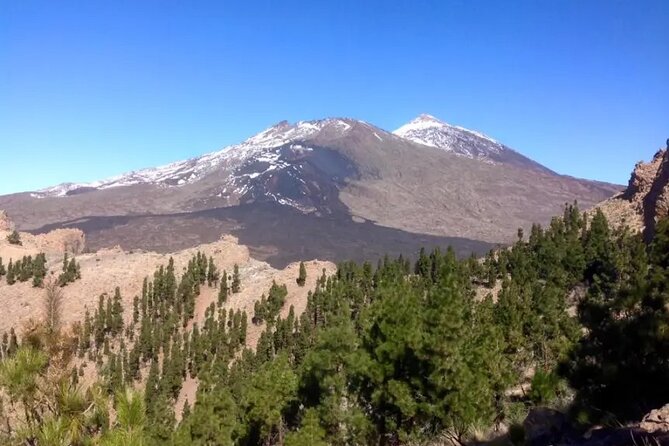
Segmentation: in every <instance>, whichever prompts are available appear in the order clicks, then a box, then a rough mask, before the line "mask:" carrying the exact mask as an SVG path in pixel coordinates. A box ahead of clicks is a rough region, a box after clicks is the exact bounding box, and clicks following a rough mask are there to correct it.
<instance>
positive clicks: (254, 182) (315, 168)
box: [0, 118, 622, 261]
mask: <svg viewBox="0 0 669 446" xmlns="http://www.w3.org/2000/svg"><path fill="white" fill-rule="evenodd" d="M434 119H436V118H434ZM443 128H446V130H447V131H448V132H450V133H448V134H447V135H446V137H447V138H446V141H449V139H448V138H455V139H456V142H457V144H459V146H458V145H456V147H465V148H466V149H467V151H465V152H463V153H464V155H463V154H459V153H453V151H452V150H446V149H444V148H443V147H442V148H440V147H434V146H430V145H426V144H422V143H418V142H415V141H413V140H411V139H408V138H404V137H401V136H398V135H396V134H393V133H391V132H388V131H386V130H383V129H381V128H379V127H376V126H374V125H372V124H370V123H367V122H365V121H361V120H356V119H350V118H327V119H321V120H312V121H298V122H296V123H292V124H291V123H288V122H286V121H282V122H279V123H276V124H274V125H273V126H270V127H268V128H266V129H265V130H263V131H262V132H259V133H258V134H256V135H253V136H251V137H250V138H247V139H246V140H244V141H242V142H241V143H239V144H236V145H232V146H228V147H226V148H223V149H221V150H218V151H215V152H211V153H207V154H204V155H202V156H200V157H195V158H191V159H189V160H184V161H178V162H176V163H171V164H168V165H167V166H166V167H162V168H161V167H159V168H149V169H143V170H139V171H135V172H131V173H128V174H124V175H120V176H116V177H112V178H111V179H108V180H101V181H99V182H94V183H71V184H66V185H64V186H63V185H60V186H55V187H53V188H49V189H46V190H43V191H42V192H38V193H20V194H13V195H5V196H0V209H6V210H7V211H8V213H9V214H10V215H11V216H12V217H13V219H14V221H15V222H16V224H17V226H18V227H19V228H20V229H21V230H24V231H36V232H39V231H43V230H46V228H49V229H55V228H58V227H68V228H71V227H75V228H79V229H82V230H84V232H85V233H86V237H87V240H89V241H90V245H91V246H96V247H105V246H108V245H111V246H114V245H117V244H121V245H122V246H123V247H124V248H126V249H133V248H141V249H160V250H164V251H165V250H166V251H169V250H170V249H175V248H176V247H183V246H185V245H184V244H185V243H193V244H197V243H203V242H205V241H211V240H212V238H218V237H219V236H220V235H221V233H231V231H236V233H237V234H238V235H239V236H240V237H243V238H244V243H245V244H247V245H249V246H250V247H251V249H255V250H257V251H258V252H262V253H264V254H263V255H266V256H267V257H266V258H270V257H272V258H275V257H276V254H275V253H276V252H277V250H278V249H279V247H280V248H281V250H282V251H285V252H288V253H291V254H290V256H292V257H290V258H287V259H285V258H284V259H283V260H282V261H290V260H291V259H292V258H299V257H298V256H299V253H300V252H301V250H303V249H304V248H302V247H303V246H304V245H309V246H310V249H313V250H314V252H318V250H319V249H323V250H325V251H327V252H329V253H330V259H332V260H346V259H347V257H350V256H351V255H352V253H353V255H356V256H357V254H358V253H357V252H356V250H355V246H356V245H360V246H365V248H364V250H362V251H361V252H363V251H364V253H365V256H366V257H368V258H373V257H374V256H382V255H383V254H384V253H386V252H388V251H389V250H391V249H392V246H393V245H394V244H395V242H394V241H397V240H402V241H403V242H402V243H403V246H404V248H403V250H404V251H407V250H411V249H412V247H415V249H418V247H420V246H421V245H425V244H429V245H430V246H445V245H447V244H455V245H456V246H455V247H456V248H466V249H471V248H474V250H475V251H477V252H478V251H480V249H485V247H489V246H491V245H494V244H497V243H506V242H509V241H511V240H509V238H508V237H509V236H508V235H509V234H512V233H515V232H516V230H517V229H518V228H519V227H522V228H526V229H529V227H530V226H531V225H532V224H533V223H548V221H549V220H550V218H551V217H552V216H553V215H555V214H557V213H559V212H560V210H561V208H562V207H563V206H564V204H565V203H572V202H574V201H578V202H579V203H580V204H581V205H582V206H583V207H585V208H588V207H590V206H592V205H594V204H596V203H598V202H600V201H602V200H604V199H606V198H608V197H610V196H612V195H613V194H614V193H617V192H618V191H619V190H620V189H622V187H619V186H617V185H610V184H607V183H600V182H594V181H589V180H581V179H575V178H571V177H567V176H563V175H558V174H556V173H554V172H553V171H551V170H550V169H547V168H544V167H543V166H541V165H539V164H537V163H535V162H533V161H532V160H530V159H529V158H526V157H524V156H523V155H520V154H519V153H517V152H515V151H513V150H512V149H510V148H507V147H506V146H503V145H501V144H500V143H497V142H494V143H493V141H494V140H493V139H491V138H489V137H486V136H481V135H480V134H479V133H474V132H470V131H468V130H463V129H461V128H460V129H458V128H456V127H452V126H451V127H443V126H442V125H441V124H439V128H438V129H437V130H443ZM453 129H455V130H453ZM453 132H455V133H453ZM462 135H464V136H462ZM414 136H415V135H414ZM458 138H459V139H458ZM491 144H496V146H494V147H493V146H491ZM478 155H480V156H479V157H478V158H477V156H478ZM255 219H262V220H263V222H262V223H263V224H258V222H257V221H255ZM157 221H160V222H161V223H160V224H154V223H155V222H157ZM91 222H94V224H93V223H91ZM244 228H246V229H244ZM319 228H320V229H319ZM326 231H330V232H332V233H333V234H338V237H340V238H342V240H346V244H347V246H337V245H336V243H334V241H333V240H329V237H325V236H324V235H323V234H324V233H325V232H326ZM345 231H348V232H345ZM293 232H298V233H302V234H304V236H302V237H299V236H298V237H290V238H289V239H290V243H289V244H288V245H287V244H286V242H285V241H283V240H280V238H281V237H285V234H287V233H293ZM350 234H355V237H353V236H350ZM370 240H371V241H372V242H369V241H370ZM461 251H462V253H463V255H466V253H465V252H464V250H461ZM470 252H471V251H470ZM360 260H362V259H360Z"/></svg>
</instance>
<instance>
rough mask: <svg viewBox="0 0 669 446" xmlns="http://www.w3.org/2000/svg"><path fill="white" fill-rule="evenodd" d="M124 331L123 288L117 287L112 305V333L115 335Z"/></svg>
mask: <svg viewBox="0 0 669 446" xmlns="http://www.w3.org/2000/svg"><path fill="white" fill-rule="evenodd" d="M122 331H123V305H122V304H121V289H120V288H119V287H116V289H115V290H114V299H113V302H112V306H111V333H112V335H113V336H116V335H118V334H119V333H121V332H122Z"/></svg>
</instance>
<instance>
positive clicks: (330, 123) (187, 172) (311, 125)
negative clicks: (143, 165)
mask: <svg viewBox="0 0 669 446" xmlns="http://www.w3.org/2000/svg"><path fill="white" fill-rule="evenodd" d="M352 124H354V121H353V120H349V119H342V118H329V119H321V120H315V121H299V122H296V123H295V124H291V123H289V122H288V121H281V122H279V123H277V124H275V125H273V126H271V127H269V128H267V129H265V130H263V131H262V132H260V133H258V134H256V135H254V136H252V137H250V138H248V139H246V140H244V141H243V142H241V143H240V144H235V145H231V146H226V147H224V148H223V149H221V150H217V151H215V152H211V153H207V154H204V155H202V156H199V157H196V158H191V159H187V160H183V161H177V162H174V163H170V164H166V165H163V166H158V167H151V168H147V169H141V170H137V171H132V172H127V173H125V174H121V175H117V176H114V177H110V178H106V179H103V180H99V181H94V182H91V183H63V184H59V185H56V186H53V187H49V188H46V189H42V190H39V191H36V192H34V193H33V194H32V195H33V196H34V197H37V198H43V197H49V196H57V197H63V196H66V195H71V194H74V193H77V191H88V190H91V189H109V188H112V187H121V186H131V185H136V184H155V185H164V186H181V185H184V184H189V183H193V182H195V181H197V180H199V179H201V178H203V177H204V176H206V175H207V174H209V173H211V172H213V171H215V170H217V169H219V168H221V167H222V166H225V167H231V168H235V167H238V166H241V165H242V164H244V163H246V162H249V161H251V160H252V159H254V158H259V159H261V160H265V158H267V159H269V158H273V157H274V158H275V156H273V155H267V153H268V152H271V151H272V149H276V148H279V147H282V146H284V145H286V144H291V143H293V142H298V141H304V140H307V139H309V138H311V137H314V136H315V135H317V134H318V133H319V132H321V131H326V132H328V133H333V132H334V133H336V134H337V135H341V136H344V135H345V134H346V133H347V132H348V131H349V130H350V129H351V128H352ZM263 153H265V154H266V155H265V156H264V157H263V156H262V154H263ZM268 156H269V158H268ZM270 167H271V166H270ZM275 167H276V166H275Z"/></svg>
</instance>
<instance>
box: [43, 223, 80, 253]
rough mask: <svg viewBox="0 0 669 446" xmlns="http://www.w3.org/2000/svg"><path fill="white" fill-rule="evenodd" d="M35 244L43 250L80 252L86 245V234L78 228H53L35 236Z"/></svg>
mask: <svg viewBox="0 0 669 446" xmlns="http://www.w3.org/2000/svg"><path fill="white" fill-rule="evenodd" d="M35 244H36V245H37V246H38V248H39V249H40V250H41V251H44V252H69V253H72V254H80V253H82V252H83V251H84V247H85V246H86V236H85V235H84V232H83V231H82V230H80V229H69V228H68V229H55V230H53V231H51V232H48V233H46V234H40V235H36V236H35Z"/></svg>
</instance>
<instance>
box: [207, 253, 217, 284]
mask: <svg viewBox="0 0 669 446" xmlns="http://www.w3.org/2000/svg"><path fill="white" fill-rule="evenodd" d="M217 284H218V270H217V269H216V265H215V264H214V258H213V257H209V267H208V268H207V285H209V286H216V285H217Z"/></svg>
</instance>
